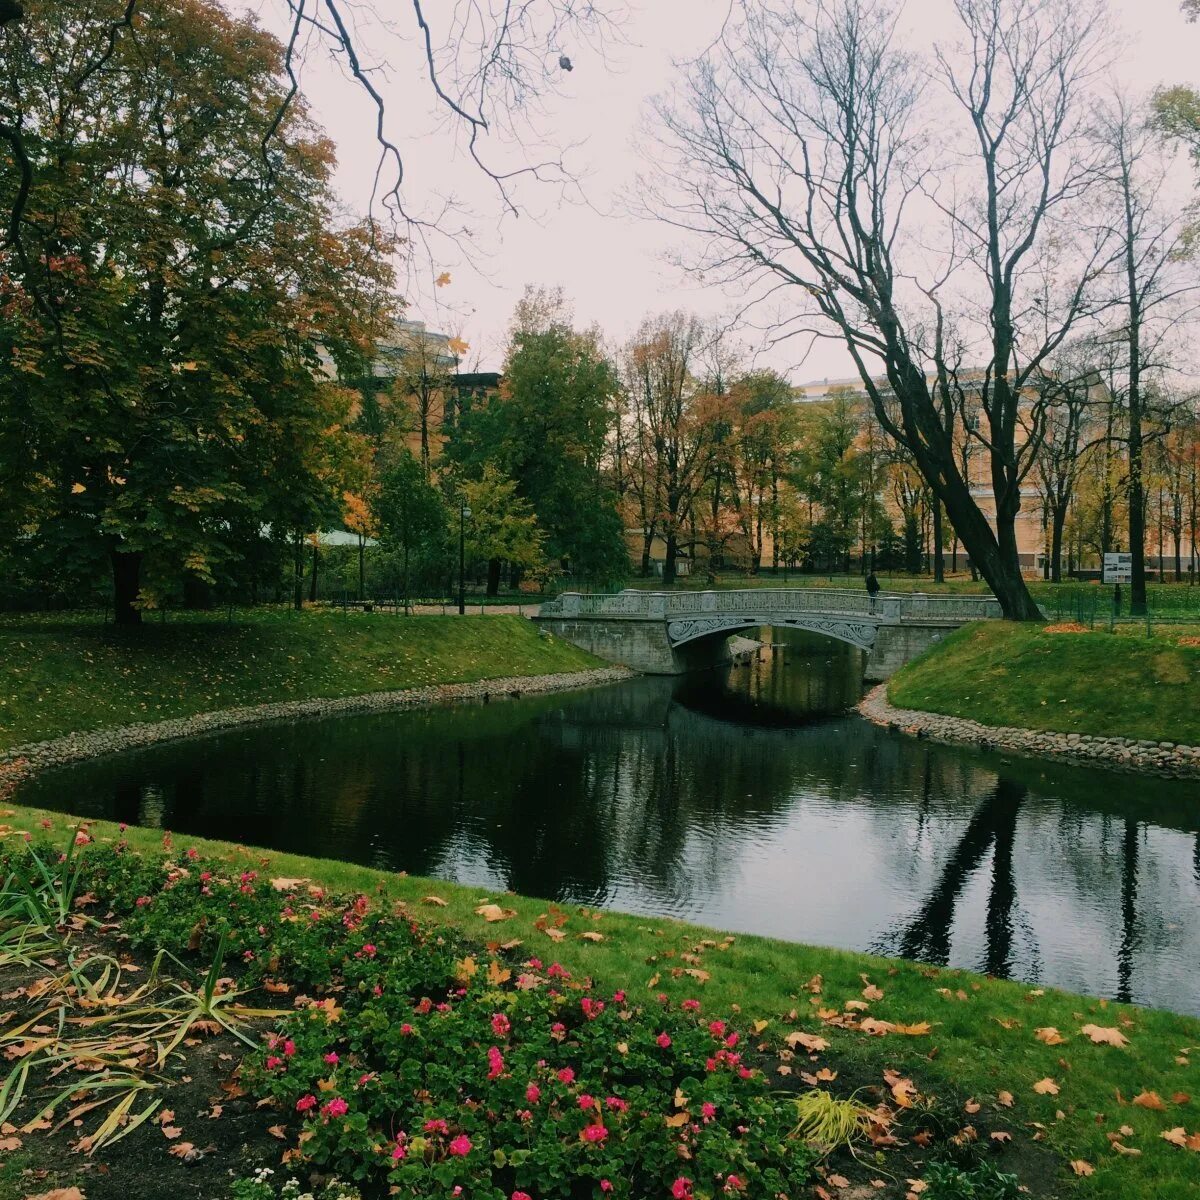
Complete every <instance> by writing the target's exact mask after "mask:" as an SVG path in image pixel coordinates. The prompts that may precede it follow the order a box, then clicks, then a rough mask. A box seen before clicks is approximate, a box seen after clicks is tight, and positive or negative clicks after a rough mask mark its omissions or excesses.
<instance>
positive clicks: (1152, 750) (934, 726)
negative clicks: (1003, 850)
mask: <svg viewBox="0 0 1200 1200" xmlns="http://www.w3.org/2000/svg"><path fill="white" fill-rule="evenodd" d="M858 711H859V712H860V713H861V714H862V715H863V716H864V717H866V718H867V720H868V721H872V722H874V723H875V724H876V725H882V726H885V727H886V728H888V729H895V730H898V731H899V732H901V733H905V734H909V735H910V736H913V737H921V738H929V739H930V740H931V741H935V742H939V743H941V744H943V745H948V746H975V747H978V748H979V749H981V750H1006V751H1011V752H1013V753H1016V754H1027V755H1033V756H1036V757H1040V758H1052V759H1058V760H1060V761H1062V762H1069V763H1078V764H1080V765H1081V766H1090V767H1106V768H1108V769H1110V770H1116V771H1127V772H1133V773H1135V774H1139V775H1157V776H1161V777H1162V778H1164V779H1192V778H1196V777H1200V746H1180V745H1177V744H1176V743H1175V742H1167V741H1162V742H1159V741H1154V740H1152V739H1149V738H1127V737H1093V736H1090V735H1088V734H1081V733H1050V732H1046V731H1044V730H1039V729H1020V728H1016V727H1013V726H1005V725H985V724H983V723H982V722H980V721H973V720H970V719H969V718H967V717H952V716H946V715H944V714H941V713H931V712H922V711H920V710H918V709H912V708H897V707H896V706H895V705H894V704H892V703H891V701H890V700H889V699H888V685H887V684H886V683H881V684H878V685H877V686H876V687H873V688H872V689H871V690H870V691H869V692H868V693H867V694H866V695H865V696H864V697H863V698H862V700H861V701H860V702H859V704H858Z"/></svg>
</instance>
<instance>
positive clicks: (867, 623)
mask: <svg viewBox="0 0 1200 1200" xmlns="http://www.w3.org/2000/svg"><path fill="white" fill-rule="evenodd" d="M762 625H769V626H770V627H771V628H772V629H798V630H802V631H803V632H805V633H817V634H823V635H824V636H825V637H830V638H833V639H834V640H835V641H839V642H846V643H848V644H849V645H851V646H854V647H856V648H857V649H859V650H863V651H866V652H867V653H870V652H871V650H872V649H874V646H875V638H876V635H877V633H878V630H879V623H878V622H877V621H875V620H873V619H871V618H869V617H862V618H857V619H850V618H844V617H834V616H821V615H820V614H818V613H806V614H803V615H799V616H798V615H796V614H795V613H770V612H767V613H764V612H756V613H742V614H737V613H727V614H722V615H721V616H719V617H682V618H676V619H675V620H670V621H668V622H667V640H668V641H669V642H670V644H671V645H672V646H673V647H678V646H685V645H688V644H689V643H692V642H697V641H699V640H701V639H702V638H715V637H722V638H724V637H727V636H728V635H729V634H731V633H736V632H737V631H738V630H739V629H756V628H758V627H759V626H762Z"/></svg>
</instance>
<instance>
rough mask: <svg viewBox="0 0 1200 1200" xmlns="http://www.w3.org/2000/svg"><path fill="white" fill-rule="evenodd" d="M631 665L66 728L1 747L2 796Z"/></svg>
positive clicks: (588, 683)
mask: <svg viewBox="0 0 1200 1200" xmlns="http://www.w3.org/2000/svg"><path fill="white" fill-rule="evenodd" d="M634 674H635V672H633V671H630V670H629V669H628V668H626V667H596V668H593V669H591V670H588V671H560V672H556V673H554V674H550V675H524V676H520V675H518V676H505V677H501V678H496V679H480V680H476V681H475V682H473V683H438V684H430V685H427V686H425V687H415V688H404V689H402V690H399V691H389V692H361V693H358V694H356V695H352V696H323V697H319V698H316V699H311V700H277V701H272V702H270V703H268V704H252V705H244V706H242V707H240V708H224V709H217V710H215V711H213V712H205V713H196V714H194V715H193V716H190V717H172V718H170V719H169V720H166V721H143V722H139V723H138V724H135V725H120V726H116V727H114V728H109V729H94V730H90V731H85V732H79V733H67V734H64V735H63V736H62V737H56V738H51V739H49V740H48V741H44V742H26V743H24V744H23V745H20V746H12V747H11V748H9V749H8V750H0V800H6V799H8V798H10V797H11V796H12V794H13V793H14V792H15V791H16V789H17V787H18V786H19V785H20V784H22V783H24V782H25V781H26V780H27V779H29V778H30V777H31V776H33V775H34V774H35V773H36V772H38V771H41V770H45V769H46V768H49V767H61V766H66V765H67V764H69V763H76V762H82V761H83V760H85V759H89V758H100V757H102V756H103V755H107V754H118V753H120V752H121V751H124V750H136V749H139V748H141V747H144V746H153V745H158V744H160V743H162V742H172V741H179V740H181V739H183V738H190V737H198V736H201V735H203V734H208V733H215V732H218V731H221V730H226V729H233V728H235V727H238V726H243V725H258V724H263V723H266V722H269V721H299V720H311V719H313V718H318V717H332V716H345V715H349V714H354V713H369V712H385V711H388V710H391V709H406V708H427V707H430V706H433V705H438V704H453V703H461V702H477V703H478V702H484V703H486V702H487V701H489V700H492V699H510V698H511V699H516V698H517V697H520V696H536V695H546V694H548V693H551V692H567V691H574V690H577V689H580V688H588V687H596V686H599V685H601V684H607V683H619V682H620V681H622V680H625V679H630V678H632V677H633V676H634Z"/></svg>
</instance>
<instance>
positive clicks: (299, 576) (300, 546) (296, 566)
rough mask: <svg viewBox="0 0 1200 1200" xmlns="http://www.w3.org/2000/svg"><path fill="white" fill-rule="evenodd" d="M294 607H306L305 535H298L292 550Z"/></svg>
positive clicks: (298, 608) (297, 609) (299, 608)
mask: <svg viewBox="0 0 1200 1200" xmlns="http://www.w3.org/2000/svg"><path fill="white" fill-rule="evenodd" d="M292 607H293V608H294V609H295V610H296V611H297V612H299V611H300V610H301V609H302V608H303V607H304V535H303V534H300V533H297V534H296V540H295V543H294V546H293V548H292Z"/></svg>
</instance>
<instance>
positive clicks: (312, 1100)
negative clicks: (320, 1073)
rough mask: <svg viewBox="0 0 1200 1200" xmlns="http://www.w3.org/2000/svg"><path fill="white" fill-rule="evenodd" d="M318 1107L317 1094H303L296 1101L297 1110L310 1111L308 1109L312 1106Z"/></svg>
mask: <svg viewBox="0 0 1200 1200" xmlns="http://www.w3.org/2000/svg"><path fill="white" fill-rule="evenodd" d="M316 1107H317V1098H316V1096H301V1097H300V1099H299V1100H297V1101H296V1111H297V1112H308V1110H309V1109H310V1108H316Z"/></svg>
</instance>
